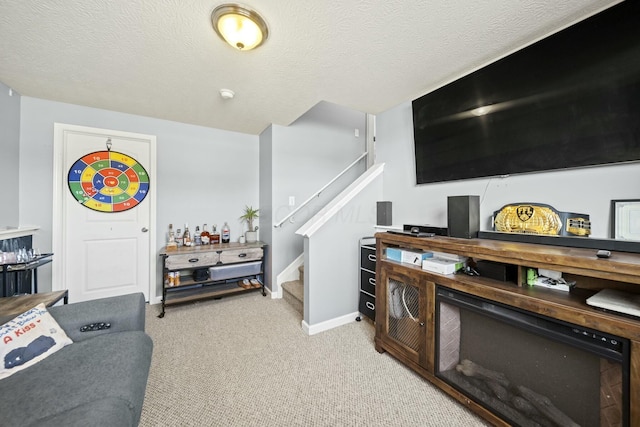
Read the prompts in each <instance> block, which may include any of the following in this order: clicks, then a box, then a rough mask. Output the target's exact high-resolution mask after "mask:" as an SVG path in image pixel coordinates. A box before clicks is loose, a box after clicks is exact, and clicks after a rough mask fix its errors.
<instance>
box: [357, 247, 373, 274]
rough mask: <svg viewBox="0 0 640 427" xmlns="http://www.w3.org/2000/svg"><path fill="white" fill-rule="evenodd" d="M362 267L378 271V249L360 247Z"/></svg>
mask: <svg viewBox="0 0 640 427" xmlns="http://www.w3.org/2000/svg"><path fill="white" fill-rule="evenodd" d="M360 267H361V268H365V269H367V270H369V271H376V250H375V248H371V247H368V246H361V247H360Z"/></svg>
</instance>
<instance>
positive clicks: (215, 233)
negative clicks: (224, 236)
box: [211, 224, 220, 245]
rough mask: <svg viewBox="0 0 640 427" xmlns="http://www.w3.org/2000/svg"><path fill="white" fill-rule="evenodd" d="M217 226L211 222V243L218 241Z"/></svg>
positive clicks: (215, 243)
mask: <svg viewBox="0 0 640 427" xmlns="http://www.w3.org/2000/svg"><path fill="white" fill-rule="evenodd" d="M217 228H218V226H217V225H215V224H213V231H212V232H211V244H212V245H217V244H219V243H220V233H218V231H217Z"/></svg>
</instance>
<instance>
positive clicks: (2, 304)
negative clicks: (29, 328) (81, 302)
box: [0, 289, 69, 317]
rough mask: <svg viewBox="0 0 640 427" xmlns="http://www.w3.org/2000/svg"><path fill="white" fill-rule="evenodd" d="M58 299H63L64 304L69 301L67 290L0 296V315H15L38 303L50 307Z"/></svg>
mask: <svg viewBox="0 0 640 427" xmlns="http://www.w3.org/2000/svg"><path fill="white" fill-rule="evenodd" d="M60 300H64V304H67V303H68V302H69V291H68V290H66V289H65V290H63V291H55V292H46V293H42V294H30V295H16V296H13V297H4V298H0V317H4V316H16V315H18V314H20V313H24V312H25V311H27V310H29V309H32V308H33V307H35V306H36V305H38V304H40V303H43V304H44V305H45V306H47V307H51V306H52V305H54V304H55V303H57V302H58V301H60Z"/></svg>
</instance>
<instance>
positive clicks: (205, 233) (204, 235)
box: [200, 224, 211, 245]
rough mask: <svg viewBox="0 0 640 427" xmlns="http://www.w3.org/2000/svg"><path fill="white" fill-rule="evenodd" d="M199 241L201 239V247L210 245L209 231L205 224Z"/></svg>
mask: <svg viewBox="0 0 640 427" xmlns="http://www.w3.org/2000/svg"><path fill="white" fill-rule="evenodd" d="M200 239H202V244H203V245H208V244H209V243H211V234H209V230H208V227H207V224H204V225H203V226H202V233H200Z"/></svg>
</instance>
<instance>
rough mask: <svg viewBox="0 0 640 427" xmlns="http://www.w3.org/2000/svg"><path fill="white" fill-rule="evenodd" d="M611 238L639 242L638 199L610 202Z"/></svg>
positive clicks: (639, 209)
mask: <svg viewBox="0 0 640 427" xmlns="http://www.w3.org/2000/svg"><path fill="white" fill-rule="evenodd" d="M611 238H612V239H616V240H637V241H640V199H625V200H612V201H611Z"/></svg>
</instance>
